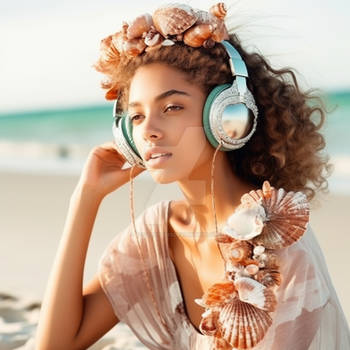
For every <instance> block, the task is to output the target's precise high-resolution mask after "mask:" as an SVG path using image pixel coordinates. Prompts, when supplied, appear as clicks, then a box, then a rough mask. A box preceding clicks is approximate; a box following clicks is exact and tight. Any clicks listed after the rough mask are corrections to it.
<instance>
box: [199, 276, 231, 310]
mask: <svg viewBox="0 0 350 350" xmlns="http://www.w3.org/2000/svg"><path fill="white" fill-rule="evenodd" d="M236 295H237V293H236V288H235V286H234V284H233V282H232V281H224V282H220V283H215V284H213V285H212V286H211V287H209V289H208V290H207V291H206V293H204V295H203V296H202V298H201V299H195V302H196V303H197V304H198V305H200V306H203V307H209V308H210V307H216V306H221V305H224V304H226V303H228V302H229V301H230V300H232V299H233V298H235V297H236Z"/></svg>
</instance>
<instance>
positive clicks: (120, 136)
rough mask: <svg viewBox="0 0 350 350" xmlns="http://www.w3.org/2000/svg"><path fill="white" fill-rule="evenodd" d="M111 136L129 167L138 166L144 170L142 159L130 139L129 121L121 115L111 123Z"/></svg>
mask: <svg viewBox="0 0 350 350" xmlns="http://www.w3.org/2000/svg"><path fill="white" fill-rule="evenodd" d="M112 130H113V136H114V140H115V144H116V148H117V149H118V151H119V152H120V153H121V154H122V155H123V156H124V158H125V159H126V160H127V161H128V163H129V164H130V165H131V166H134V165H139V166H141V167H144V168H145V165H144V163H143V159H142V158H141V156H140V154H139V153H138V151H137V148H136V145H135V143H134V140H133V138H132V125H131V122H130V119H129V118H128V117H127V116H126V115H123V116H121V117H119V119H117V120H114V121H113V127H112Z"/></svg>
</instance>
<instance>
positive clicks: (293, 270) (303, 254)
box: [256, 225, 350, 350]
mask: <svg viewBox="0 0 350 350" xmlns="http://www.w3.org/2000/svg"><path fill="white" fill-rule="evenodd" d="M276 253H277V254H278V255H279V259H280V264H281V275H282V276H283V280H282V283H281V285H280V287H279V288H278V289H277V292H276V297H277V302H278V304H277V308H276V311H275V312H274V313H272V314H271V317H272V319H273V323H272V326H271V327H270V329H269V330H268V332H267V334H266V336H265V339H264V340H263V342H262V343H261V344H259V346H257V348H256V349H257V350H263V349H269V350H279V349H284V350H343V349H350V336H349V328H348V325H347V322H346V320H345V316H344V314H343V311H342V308H341V306H340V303H339V300H338V298H337V295H336V292H335V290H334V288H333V285H332V282H331V280H330V277H329V273H328V270H327V265H326V262H325V259H324V257H323V254H322V251H321V249H320V247H319V245H318V243H317V240H316V239H315V237H314V233H313V231H312V229H311V227H310V225H309V226H308V229H307V231H306V232H305V234H304V235H303V237H302V238H301V239H300V240H299V241H298V242H296V243H294V244H293V245H291V246H289V247H287V248H283V249H280V250H278V251H276Z"/></svg>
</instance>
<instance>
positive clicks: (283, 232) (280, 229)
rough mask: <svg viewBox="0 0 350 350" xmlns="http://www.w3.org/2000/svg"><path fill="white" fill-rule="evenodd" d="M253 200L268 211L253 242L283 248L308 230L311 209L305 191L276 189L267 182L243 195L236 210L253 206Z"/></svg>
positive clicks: (267, 246) (272, 247) (270, 247)
mask: <svg viewBox="0 0 350 350" xmlns="http://www.w3.org/2000/svg"><path fill="white" fill-rule="evenodd" d="M265 194H266V197H265ZM254 202H255V203H256V205H261V206H262V207H263V208H264V210H265V213H266V222H265V225H264V227H263V230H262V232H261V234H259V235H256V236H255V237H252V238H253V243H254V245H263V246H265V247H266V248H269V249H278V248H284V247H287V246H289V245H291V244H293V243H294V242H296V241H297V240H298V239H299V238H300V237H301V236H302V235H303V234H304V232H305V231H306V229H307V224H308V222H309V211H310V210H309V203H308V202H307V200H306V196H305V195H304V194H303V193H301V192H293V191H290V192H286V191H285V190H284V189H283V188H280V189H278V190H276V189H275V188H273V187H272V186H271V185H270V184H269V182H268V181H265V182H264V184H263V190H260V189H259V190H256V191H250V192H249V193H247V194H245V195H243V196H242V198H241V205H240V206H239V207H238V208H237V209H236V211H238V212H240V210H241V209H242V208H249V207H252V206H253V203H254ZM234 214H235V213H234ZM235 231H237V230H236V229H235ZM224 233H227V232H226V231H224ZM233 237H234V238H236V236H233Z"/></svg>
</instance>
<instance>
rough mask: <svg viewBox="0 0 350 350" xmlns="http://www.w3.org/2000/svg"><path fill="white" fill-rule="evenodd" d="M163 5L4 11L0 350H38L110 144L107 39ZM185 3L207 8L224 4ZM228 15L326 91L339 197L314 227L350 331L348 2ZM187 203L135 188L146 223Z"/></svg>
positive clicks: (109, 225) (255, 6) (256, 46)
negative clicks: (75, 207) (91, 175)
mask: <svg viewBox="0 0 350 350" xmlns="http://www.w3.org/2000/svg"><path fill="white" fill-rule="evenodd" d="M162 3H164V1H147V2H141V1H128V2H124V1H123V2H121V1H110V0H99V1H89V0H85V1H82V0H74V1H67V0H60V1H58V0H50V1H44V0H32V1H31V2H25V1H23V0H13V1H11V2H7V3H4V2H3V3H1V4H0V43H1V44H0V45H1V49H0V77H1V79H0V266H1V268H2V270H1V272H0V349H14V348H16V349H20V348H21V349H24V348H26V349H29V348H30V346H31V345H30V344H29V342H27V340H28V338H30V336H31V335H32V334H33V333H34V331H35V325H36V321H37V316H38V311H39V306H40V301H41V299H42V297H43V295H44V291H45V286H46V283H47V279H48V276H49V272H50V269H51V265H52V262H53V260H54V256H55V253H56V249H57V246H58V243H59V240H60V235H61V233H62V229H63V225H64V220H65V216H66V213H67V209H68V202H69V197H70V195H71V193H72V191H73V189H74V186H75V184H76V183H77V180H78V177H79V173H80V171H81V168H82V166H83V164H84V161H85V159H86V156H87V154H88V152H89V150H90V149H91V148H92V147H93V146H94V145H97V144H99V143H102V142H106V141H109V140H112V135H111V125H112V114H111V110H112V103H111V102H106V101H105V100H104V92H103V91H102V89H100V80H101V79H102V75H100V74H99V73H97V72H95V71H94V69H93V68H92V65H93V63H94V62H95V61H96V60H97V58H98V53H99V44H100V40H101V39H102V38H104V37H106V36H108V35H109V34H112V33H114V32H116V31H119V30H120V28H121V24H122V21H127V20H131V19H133V18H134V17H136V16H137V15H139V14H141V13H143V12H149V13H152V12H153V11H154V9H156V8H157V7H158V6H159V5H161V4H162ZM186 3H188V4H190V5H191V6H193V7H198V8H201V9H208V8H209V7H210V6H211V5H213V4H214V3H216V2H215V1H186ZM227 5H228V7H229V14H228V19H227V25H228V27H233V28H236V29H235V31H236V32H237V33H238V35H239V36H240V37H241V39H242V40H243V43H244V46H245V47H247V48H249V49H250V50H258V51H259V52H260V53H263V54H264V55H265V56H266V57H267V58H268V59H269V61H270V63H271V64H272V66H273V67H276V68H280V67H284V66H288V67H292V68H294V69H295V70H296V73H297V77H298V80H299V83H300V85H301V86H302V87H303V88H304V89H305V90H309V89H312V88H318V89H319V94H320V95H321V96H322V97H323V100H324V102H325V104H326V106H327V109H328V110H329V113H328V115H327V120H326V123H325V126H324V128H323V133H324V135H325V137H326V141H327V147H326V153H328V154H329V155H330V157H331V161H332V163H333V164H334V172H333V174H332V176H331V177H330V179H329V188H330V193H329V194H327V195H319V196H318V197H317V200H316V201H315V203H314V204H313V209H312V214H311V224H312V226H313V228H314V231H315V233H316V235H317V238H318V240H319V242H320V245H321V247H322V249H323V251H324V254H325V258H326V261H327V263H328V267H329V272H330V274H331V277H332V279H333V282H334V285H335V288H336V290H337V293H338V296H339V298H340V301H341V303H342V305H343V309H344V312H345V314H346V316H347V318H348V320H349V319H350V300H349V297H348V295H350V285H349V277H348V276H349V274H348V272H347V269H346V268H347V266H348V261H347V260H346V258H347V255H348V247H349V245H350V229H349V225H348V222H347V220H346V218H347V216H346V215H348V213H349V209H350V206H349V199H350V137H349V131H350V117H349V115H350V70H349V66H348V64H349V63H348V62H350V46H349V41H348V38H349V35H350V29H349V25H348V14H349V13H350V2H349V1H348V0H334V1H332V2H330V1H327V0H319V1H318V2H317V5H316V4H315V3H311V2H306V1H303V0H294V1H293V2H290V1H287V0H279V1H277V0H265V1H264V2H261V1H257V0H256V1H255V0H245V1H236V2H227ZM179 196H180V193H179V192H178V191H177V189H176V187H175V186H174V185H162V186H160V185H155V184H154V183H153V182H152V180H151V179H150V178H149V177H148V176H147V174H145V173H143V174H142V175H141V176H140V177H138V178H137V180H136V210H137V212H138V213H140V212H141V211H142V210H143V209H144V208H145V207H146V206H148V205H150V204H152V203H154V202H157V201H158V200H160V199H169V198H176V197H179ZM127 198H128V186H124V187H123V188H121V189H120V190H119V191H117V193H113V194H111V195H110V196H108V197H107V198H106V200H105V201H104V202H103V204H102V206H101V209H100V211H99V215H98V217H97V220H96V224H95V228H94V233H93V236H92V239H91V243H90V247H89V252H88V257H87V262H86V270H85V276H84V280H85V281H87V280H89V279H90V278H91V277H92V276H93V275H94V274H95V273H96V269H97V264H98V260H99V258H100V256H101V254H102V252H103V250H104V249H105V247H106V245H107V244H108V243H109V241H110V240H111V239H112V238H113V237H114V236H115V235H116V234H117V233H118V232H119V231H120V230H121V229H123V228H124V227H125V226H126V225H128V223H129V209H128V206H125V203H126V200H127ZM117 327H120V326H119V325H118V326H117ZM122 331H125V332H126V333H125V334H127V338H128V339H129V340H128V341H127V342H126V343H125V344H122V345H120V344H119V347H118V345H116V344H115V345H114V346H115V349H117V348H118V349H119V348H123V349H126V348H128V347H130V348H132V349H135V347H136V345H135V344H136V343H137V342H136V341H135V340H132V339H133V338H132V336H131V335H130V334H129V333H128V332H127V330H125V329H123V330H122ZM130 339H131V340H130ZM26 342H27V345H23V344H25V343H26ZM107 343H108V341H106V342H105V343H100V345H99V347H98V346H97V345H96V347H95V349H97V348H98V349H100V348H102V345H103V346H106V344H107ZM21 346H22V347H21ZM25 346H27V347H25ZM110 349H111V348H110Z"/></svg>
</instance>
